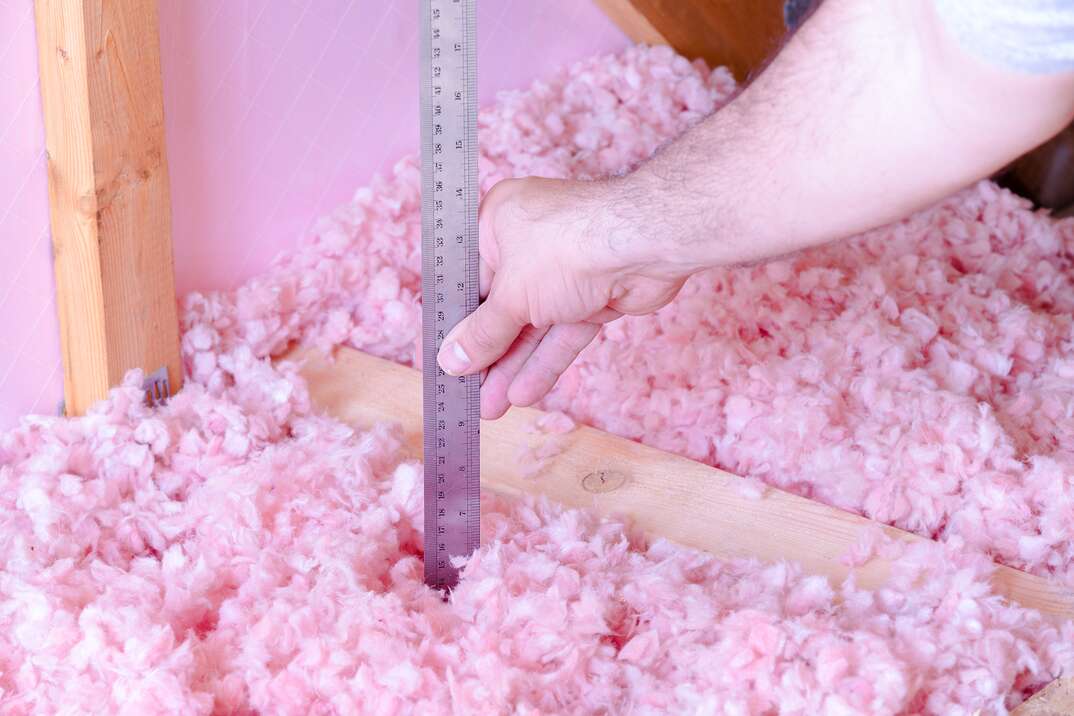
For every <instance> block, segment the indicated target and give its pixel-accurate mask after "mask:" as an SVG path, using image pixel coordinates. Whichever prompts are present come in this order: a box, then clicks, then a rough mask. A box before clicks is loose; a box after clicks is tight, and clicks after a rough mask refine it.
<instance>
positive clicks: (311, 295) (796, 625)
mask: <svg viewBox="0 0 1074 716" xmlns="http://www.w3.org/2000/svg"><path fill="white" fill-rule="evenodd" d="M733 91H734V85H733V82H732V80H731V78H730V75H728V74H727V73H726V72H724V71H722V70H717V71H715V72H712V73H709V72H708V71H706V70H705V69H704V68H703V67H701V66H698V65H690V64H688V63H687V62H685V61H684V60H682V59H680V58H678V57H675V56H674V55H673V54H671V53H670V52H668V51H665V50H644V49H633V50H629V51H627V52H625V53H624V54H622V55H619V56H615V57H603V58H599V59H594V60H590V61H587V62H583V63H581V64H579V65H577V66H575V67H574V68H572V69H571V70H570V71H568V72H563V73H561V74H559V75H557V76H554V77H552V78H550V79H548V80H547V81H545V82H540V83H537V84H535V85H534V86H533V87H532V88H531V89H530V90H528V91H526V92H521V93H513V94H506V95H504V96H502V97H501V99H500V101H499V103H498V104H497V106H495V107H494V108H492V109H490V110H487V111H485V112H484V113H483V115H482V120H481V133H482V135H481V138H482V143H483V151H482V153H483V156H482V164H481V169H482V175H483V185H484V187H485V188H488V187H489V186H491V185H492V184H493V183H495V182H496V181H497V180H498V179H500V178H502V177H506V176H512V175H525V174H542V175H545V176H573V177H596V176H601V175H607V174H610V173H615V172H620V171H623V170H625V169H627V168H629V167H630V166H631V165H632V164H634V163H636V162H637V161H639V160H641V159H642V158H644V157H645V156H647V155H648V154H650V153H651V152H652V151H653V150H654V149H655V148H656V147H657V146H658V145H659V144H660V143H661V142H664V141H666V140H667V139H669V138H671V137H674V136H675V135H676V134H678V133H679V132H681V131H683V130H684V129H685V128H686V127H688V126H689V125H691V124H692V123H694V122H696V121H697V120H699V119H700V118H701V117H703V116H704V115H705V114H706V113H708V112H710V111H711V110H713V109H714V108H716V107H717V106H718V105H719V104H721V103H722V102H725V101H726V100H727V99H728V98H729V97H730V95H731V94H732V92H733ZM418 186H419V181H418V169H417V167H416V165H415V163H414V162H413V161H412V160H404V161H403V162H401V163H400V164H399V165H398V166H397V168H396V171H395V173H394V176H392V177H391V178H389V179H386V180H381V181H377V182H376V183H374V185H373V186H372V187H371V188H369V189H362V190H360V191H359V192H358V193H357V194H356V196H355V198H354V200H353V201H352V202H351V203H349V204H347V205H345V206H343V207H341V208H340V209H338V210H337V211H336V212H335V213H333V214H332V216H330V217H328V218H326V219H325V220H324V221H322V223H321V224H320V225H319V226H318V227H317V229H316V231H315V232H314V235H313V237H312V240H311V241H310V242H308V243H307V244H306V245H305V246H304V247H303V248H302V249H301V250H300V251H299V252H297V253H295V254H293V255H288V256H284V257H282V258H281V259H280V260H279V261H278V262H277V264H276V265H275V267H274V268H273V269H272V270H271V271H270V272H269V273H268V274H267V275H265V276H262V277H260V278H257V279H255V280H253V281H251V282H249V283H248V284H246V285H245V286H243V287H241V288H240V289H239V290H238V291H236V292H234V293H228V294H216V295H209V296H200V295H193V296H190V297H189V298H188V299H187V301H186V304H185V313H184V331H185V332H184V338H183V350H184V356H185V361H186V367H187V369H188V371H189V375H190V380H189V382H188V383H187V385H186V387H185V388H184V390H183V391H182V392H181V393H180V394H179V395H177V396H175V397H174V398H173V399H172V400H171V401H170V403H169V404H168V405H167V406H166V407H164V408H163V409H160V410H150V409H148V408H146V407H144V406H142V405H141V403H140V392H139V391H138V390H137V388H136V387H134V386H136V385H137V383H138V380H137V376H133V375H132V376H131V377H130V378H129V379H128V383H127V384H126V387H124V388H122V389H118V390H117V391H115V392H114V393H113V395H112V397H111V399H110V400H109V401H107V402H105V403H102V404H101V405H99V406H97V408H96V409H95V410H94V411H93V413H92V414H91V415H89V416H87V417H85V418H80V419H59V418H27V419H26V420H25V421H24V423H23V424H22V425H21V426H20V427H19V428H18V429H16V430H14V431H12V432H9V433H7V434H6V435H3V436H2V438H0V712H2V713H5V714H20V713H29V712H41V713H47V712H56V711H60V710H63V711H64V712H65V713H78V712H96V713H122V714H149V713H169V714H173V713H174V714H202V713H219V714H225V713H231V714H252V713H261V714H270V713H280V714H327V713H341V714H350V713H363V714H395V713H422V714H425V713H432V714H437V713H443V714H447V713H458V714H464V713H490V714H491V713H508V712H511V713H520V714H538V713H541V714H544V713H549V714H551V713H637V714H659V713H696V714H717V713H718V714H770V713H777V712H778V713H785V714H801V715H812V714H919V713H929V714H971V713H975V712H976V710H977V709H981V711H982V713H987V714H995V713H1005V712H1006V710H1007V708H1008V707H1010V706H1013V705H1014V704H1016V703H1018V702H1019V701H1020V700H1021V699H1022V698H1023V697H1024V696H1025V694H1026V693H1029V692H1030V691H1032V690H1033V689H1035V688H1038V687H1039V686H1040V685H1042V684H1043V683H1045V682H1046V681H1048V680H1050V679H1052V678H1053V677H1055V676H1057V675H1058V674H1060V673H1066V672H1070V670H1071V669H1072V668H1074V627H1072V625H1071V624H1064V625H1055V624H1052V623H1050V622H1046V621H1044V620H1043V619H1042V618H1041V617H1039V616H1038V615H1037V614H1036V613H1035V612H1032V611H1028V610H1025V609H1022V608H1018V607H1014V606H1010V605H1008V604H1005V603H1004V602H1002V601H1001V600H1000V599H999V598H998V597H996V596H994V595H992V594H991V593H990V590H989V587H988V574H989V571H990V566H989V565H990V564H991V562H990V560H989V559H988V558H989V557H994V558H995V559H998V560H999V561H1002V562H1005V563H1007V564H1010V565H1012V566H1015V567H1020V568H1023V569H1027V570H1029V571H1032V572H1035V573H1038V574H1045V575H1054V576H1055V577H1056V578H1058V579H1061V580H1064V581H1065V582H1066V583H1068V584H1072V585H1074V568H1072V564H1074V560H1072V554H1071V547H1070V546H1069V545H1070V543H1071V538H1072V537H1074V486H1072V481H1071V475H1072V473H1074V470H1072V468H1074V417H1072V415H1074V399H1072V398H1074V390H1072V387H1074V334H1072V330H1071V328H1072V322H1071V312H1072V310H1074V284H1072V282H1071V279H1070V264H1071V261H1070V251H1071V248H1072V246H1074V223H1071V222H1066V223H1063V222H1056V221H1053V220H1051V219H1049V218H1048V217H1046V216H1045V215H1043V214H1040V213H1033V212H1032V211H1030V210H1029V208H1028V206H1027V205H1026V203H1025V202H1023V201H1021V200H1020V199H1017V198H1015V197H1013V196H1011V195H1010V194H1007V193H1006V192H1004V191H1001V190H999V189H997V188H996V187H995V186H993V185H991V184H988V183H983V184H980V185H978V186H976V187H974V188H972V189H969V190H967V191H965V192H963V193H961V194H959V195H957V196H955V197H953V198H951V199H949V200H947V201H945V202H943V203H942V204H941V205H939V206H937V207H935V208H933V209H931V210H929V211H926V212H923V213H921V214H919V215H917V216H914V217H912V218H910V219H908V220H906V221H904V222H902V223H900V224H898V225H895V226H891V227H888V228H885V229H882V230H878V231H875V232H872V233H870V234H868V235H865V236H861V237H858V238H855V239H853V240H850V241H845V242H842V243H840V244H838V245H835V246H832V247H829V248H824V249H819V250H814V251H809V252H806V253H803V254H801V255H798V256H795V257H793V258H790V259H785V260H782V261H778V262H775V263H770V264H767V265H763V266H755V267H747V268H736V269H725V270H719V271H711V272H709V273H706V274H703V275H700V276H697V277H696V278H694V279H693V280H691V281H690V282H689V284H688V285H687V287H686V289H685V290H684V292H683V294H682V296H681V297H680V298H679V299H678V300H677V301H676V302H675V303H674V304H672V305H671V306H669V307H668V308H666V309H665V310H663V311H661V312H660V313H659V314H657V315H655V316H651V317H646V318H639V319H626V320H622V321H619V322H617V323H614V324H612V325H610V326H609V327H608V328H607V329H606V330H605V331H604V332H603V334H602V335H601V337H600V338H599V339H598V341H597V342H596V343H595V344H594V345H593V346H592V347H591V348H590V349H589V350H588V351H587V352H586V353H585V354H584V356H583V358H582V359H581V360H580V361H579V362H578V363H577V364H576V365H575V366H574V367H573V368H572V369H571V370H570V371H569V373H568V374H567V375H566V376H565V377H564V378H563V380H562V381H561V382H560V384H559V386H558V387H557V388H556V390H555V392H554V393H553V394H552V395H551V396H550V397H549V398H548V399H547V400H546V402H545V404H546V407H548V408H549V409H554V410H559V411H562V412H563V413H565V414H566V415H568V416H570V418H571V419H573V420H578V421H581V422H585V423H590V424H593V425H596V426H598V427H601V428H603V429H606V430H610V431H612V432H615V433H618V434H620V435H625V436H628V437H631V438H635V439H638V440H641V441H643V442H646V443H649V444H652V445H655V446H658V447H661V448H665V449H669V450H672V451H676V452H679V453H682V454H685V455H688V456H690V457H692V458H694V459H697V460H703V461H706V462H709V463H712V464H718V465H720V466H722V467H724V468H727V469H729V470H732V471H735V472H738V473H741V474H744V475H748V476H750V477H751V478H752V479H754V480H760V481H763V482H764V483H768V484H771V485H777V486H779V487H782V488H785V489H789V490H792V491H794V492H797V493H800V494H804V495H808V496H810V497H813V498H815V499H818V500H821V501H824V502H827V503H829V504H834V505H838V506H840V507H843V508H846V509H849V510H853V511H857V512H860V513H862V514H866V515H869V516H870V517H873V518H875V519H878V520H883V521H885V522H888V523H890V524H895V525H899V526H900V527H904V528H906V529H909V530H912V531H915V532H917V533H919V534H922V535H925V536H929V537H934V538H937V539H938V540H940V541H941V544H940V545H931V544H929V545H921V546H917V547H914V548H910V549H907V548H900V547H896V546H892V545H887V546H885V545H882V544H880V545H873V544H872V543H871V540H870V536H869V535H865V536H864V537H863V543H862V547H861V549H860V550H856V551H855V552H856V553H855V554H852V555H848V556H847V559H848V560H861V559H863V558H864V557H866V556H867V555H868V554H869V552H870V550H873V549H881V550H885V551H886V553H887V554H888V555H889V556H892V555H895V556H898V557H899V559H898V563H897V567H896V570H895V576H894V578H893V580H892V582H891V584H890V586H889V587H887V588H885V589H881V590H878V591H875V592H870V591H865V590H861V589H858V588H856V587H855V584H854V580H853V578H851V579H849V580H848V581H847V582H846V583H844V584H843V585H841V586H839V587H837V588H835V589H834V590H833V588H831V587H829V586H828V584H827V583H826V582H825V581H823V580H821V579H820V578H817V577H809V576H804V575H802V574H801V573H800V571H799V570H798V569H797V568H796V567H795V566H794V565H775V566H764V565H760V564H756V563H751V562H746V561H741V562H720V561H717V560H715V559H712V558H710V557H708V556H706V555H703V554H699V553H697V552H694V551H691V550H688V549H684V548H681V547H678V546H675V545H673V544H669V543H666V542H662V541H657V542H653V543H648V542H646V541H645V540H644V539H643V538H642V537H640V536H639V535H637V534H634V533H633V532H632V531H631V530H629V529H628V528H625V527H624V526H623V525H621V524H616V523H614V522H600V521H598V520H596V519H594V518H593V517H592V516H591V515H588V514H586V513H583V512H578V511H572V510H564V509H561V508H558V507H554V506H550V505H548V504H542V503H535V502H507V501H503V500H501V499H495V498H492V497H487V498H486V500H485V502H484V516H483V529H484V546H483V547H482V549H481V550H480V551H479V552H478V553H477V554H476V555H475V557H474V558H473V559H472V560H471V561H470V563H469V564H468V565H467V567H466V570H465V572H464V574H463V579H462V583H461V585H460V587H459V588H458V590H457V591H456V592H455V594H454V596H453V598H452V600H451V601H450V602H449V603H444V602H442V601H441V600H440V599H439V598H438V597H437V595H435V594H433V593H431V592H430V591H428V590H427V589H425V588H424V587H423V585H422V583H421V561H420V557H421V540H422V516H421V470H420V466H419V465H416V464H414V463H412V462H406V461H402V460H401V458H400V454H401V451H400V448H399V442H398V439H397V437H396V436H395V434H394V433H393V431H392V429H391V428H390V427H389V426H381V427H378V428H377V429H374V430H372V431H371V432H368V433H356V432H354V431H352V430H351V429H349V428H348V427H346V426H344V425H341V424H340V423H337V422H335V421H333V420H331V419H328V418H326V417H323V416H320V415H318V414H317V413H316V411H314V410H313V409H312V408H311V406H310V403H309V399H308V395H307V392H306V389H305V386H304V385H303V383H302V381H301V379H300V378H299V377H297V375H296V373H295V371H294V367H293V366H283V367H280V368H276V367H273V366H272V364H271V363H270V362H269V360H268V357H269V356H270V355H271V354H272V353H274V352H278V351H279V350H281V349H282V348H283V347H284V346H286V345H287V344H289V343H290V342H292V341H295V340H298V341H302V342H305V343H308V344H313V345H319V346H321V347H325V348H329V347H332V346H335V345H341V344H345V345H350V346H354V347H356V348H360V349H362V350H366V351H370V352H373V353H376V354H378V355H381V356H385V357H388V358H392V359H395V360H398V361H402V362H412V361H413V359H414V345H415V342H416V338H417V337H418V326H419V305H418V288H419V270H420V265H419V257H418V245H419V211H418V209H419V206H418V201H419V196H418ZM669 355H675V356H678V360H677V361H676V362H670V361H668V360H667V356H669ZM553 422H554V423H555V424H554V425H549V426H545V427H544V428H541V427H540V426H538V429H539V430H542V431H546V432H549V433H551V434H552V435H551V436H552V437H555V434H556V433H558V432H561V431H564V430H569V429H570V428H571V426H572V424H573V423H572V422H571V420H567V419H566V418H562V419H561V418H556V419H555V420H554V421H553ZM536 457H538V458H539V457H540V456H539V455H537V456H536ZM535 479H538V480H539V479H540V476H537V477H536V478H535ZM754 484H756V483H754ZM746 487H747V488H748V487H750V486H749V485H747V486H746ZM750 489H753V488H750Z"/></svg>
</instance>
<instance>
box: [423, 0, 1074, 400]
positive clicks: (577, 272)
mask: <svg viewBox="0 0 1074 716" xmlns="http://www.w3.org/2000/svg"><path fill="white" fill-rule="evenodd" d="M1072 115H1074V73H1066V74H1050V75H1049V74H1036V75H1034V74H1027V73H1019V72H1015V71H1012V70H1009V69H1004V68H1002V67H999V66H993V65H991V64H989V63H988V62H987V61H986V60H984V59H981V58H978V57H975V56H974V55H972V54H970V53H969V52H967V51H966V50H964V49H963V48H962V47H961V46H960V45H959V43H958V42H957V41H956V40H955V39H954V37H953V35H952V34H951V33H950V32H949V31H948V30H947V29H946V28H945V27H944V24H943V23H942V22H941V20H940V19H939V17H938V16H937V14H936V11H935V8H934V6H933V3H932V2H931V1H930V0H826V2H824V4H823V5H822V6H821V7H820V8H819V9H818V10H817V12H815V13H814V15H813V16H812V17H811V18H810V19H809V20H808V21H807V22H806V23H805V25H804V26H803V27H802V28H801V29H800V30H799V31H798V33H797V34H795V36H794V37H793V38H791V40H790V41H789V42H788V43H787V45H786V47H785V48H784V49H783V50H782V52H781V53H780V54H779V55H778V56H777V57H776V58H775V59H774V60H773V62H772V63H771V64H770V65H769V66H768V67H767V68H766V69H765V71H764V72H763V73H761V75H760V76H759V77H758V78H757V79H756V80H755V81H754V82H753V83H752V84H751V85H750V86H749V87H748V88H746V89H745V91H743V92H742V93H741V94H740V95H739V96H738V97H736V98H735V99H734V100H733V101H732V102H731V103H730V104H728V105H727V106H726V107H725V108H723V109H722V110H720V111H719V112H717V113H716V114H714V115H713V116H711V117H709V118H708V119H707V120H705V121H704V122H702V123H701V124H699V125H698V126H697V127H695V128H694V129H692V130H691V131H689V132H687V133H686V134H685V135H684V136H682V137H681V138H679V139H678V140H677V141H675V142H673V143H671V144H669V145H668V146H667V147H665V148H664V149H663V150H662V151H660V152H658V153H657V155H656V156H654V157H653V158H652V159H650V160H649V161H648V162H646V163H645V164H643V165H642V166H641V167H639V168H638V169H637V170H636V171H634V172H632V173H631V174H629V175H626V176H623V177H618V178H614V179H610V180H605V181H601V182H567V181H554V180H542V179H523V180H511V181H507V182H502V183H501V184H499V185H497V187H494V189H493V191H492V192H491V193H490V194H489V195H488V197H486V199H485V202H484V204H483V205H482V210H481V254H482V262H483V266H482V273H483V279H484V280H483V283H484V288H485V290H487V291H488V298H487V300H486V301H485V303H483V304H482V306H481V307H480V308H479V309H478V311H477V312H475V313H474V314H473V315H472V316H470V317H469V318H467V319H466V320H464V321H463V322H462V323H460V324H459V326H458V327H456V329H455V330H454V331H452V333H451V334H449V336H448V339H447V340H446V341H445V344H444V346H443V347H442V349H441V352H440V355H439V358H440V362H441V365H442V366H443V367H444V369H445V370H446V371H448V372H450V373H453V374H459V373H469V372H476V371H478V370H482V369H486V368H489V373H488V376H487V378H486V381H485V383H484V389H483V398H482V412H483V414H484V416H485V417H487V418H493V417H498V416H499V415H501V414H502V413H503V412H504V411H505V410H506V409H507V407H508V405H509V404H516V405H526V404H530V403H533V402H535V401H536V400H538V399H539V398H540V397H541V396H542V395H543V394H544V393H545V392H547V391H548V390H549V389H550V388H551V387H552V385H553V384H554V382H555V380H556V378H557V377H558V375H559V374H560V373H561V372H562V371H563V370H564V369H565V368H566V367H567V366H568V365H569V364H570V362H571V361H572V360H573V359H574V357H575V356H576V355H577V353H578V352H579V351H580V350H581V349H582V348H584V346H585V345H586V344H587V343H588V342H589V340H591V339H592V337H593V335H595V333H596V331H597V328H598V327H599V324H600V323H602V322H606V321H608V320H614V319H615V318H617V317H618V316H620V315H622V314H624V313H626V314H637V313H645V312H649V311H652V310H655V309H657V308H659V307H660V306H662V305H664V304H665V303H667V302H668V301H669V300H671V299H672V298H673V297H674V295H675V293H676V292H677V291H678V289H679V287H681V285H682V282H683V281H684V280H685V278H686V277H687V276H689V275H690V274H691V273H693V272H696V271H698V270H701V269H704V268H707V267H711V266H716V265H726V264H733V263H739V262H744V261H754V260H758V259H763V258H766V257H771V256H776V255H781V254H786V253H789V252H792V251H795V250H798V249H802V248H805V247H808V246H813V245H816V244H819V243H823V242H826V241H831V240H833V239H838V238H841V237H845V236H849V235H852V234H855V233H858V232H861V231H863V230H866V229H869V228H872V227H875V226H879V225H882V224H884V223H887V222H890V221H893V220H896V219H898V218H901V217H903V216H905V215H906V214H908V213H910V212H912V211H913V210H915V209H918V208H921V207H923V206H926V205H928V204H930V203H932V202H934V201H936V200H937V199H939V198H941V197H943V196H945V195H946V194H949V193H951V192H952V191H954V190H956V189H959V188H961V187H963V186H965V185H967V184H969V183H971V182H972V181H975V180H977V179H980V178H982V177H985V176H988V175H989V174H991V173H992V172H993V171H995V170H997V169H999V168H1000V167H1002V166H1003V165H1004V164H1005V163H1007V162H1008V161H1010V160H1011V159H1013V158H1015V157H1016V156H1018V155H1019V154H1021V153H1023V152H1024V151H1026V150H1028V149H1030V148H1031V147H1033V146H1035V145H1037V144H1039V143H1041V142H1043V141H1044V140H1046V139H1047V138H1048V137H1049V136H1051V135H1052V134H1054V133H1056V132H1058V131H1059V130H1060V129H1061V128H1062V127H1063V126H1064V125H1065V124H1066V123H1067V122H1069V121H1070V119H1071V117H1072Z"/></svg>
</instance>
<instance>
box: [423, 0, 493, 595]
mask: <svg viewBox="0 0 1074 716" xmlns="http://www.w3.org/2000/svg"><path fill="white" fill-rule="evenodd" d="M421 6H422V46H421V60H422V62H421V69H422V78H421V91H422V96H421V99H422V103H421V112H422V304H423V316H422V340H423V346H422V350H423V366H422V368H423V390H424V399H423V407H424V430H425V435H424V448H425V581H426V582H427V583H428V584H429V585H430V586H433V587H437V588H450V587H452V586H454V584H455V582H456V581H457V579H458V574H457V571H456V570H455V568H454V567H453V566H452V565H451V558H452V557H455V556H465V555H469V554H470V553H471V552H472V551H473V550H474V549H476V548H477V546H478V543H479V539H480V492H479V491H480V474H479V469H480V461H479V440H480V438H479V433H478V431H479V418H480V393H479V390H480V388H479V382H478V381H479V378H478V377H477V376H469V377H466V378H455V377H452V376H448V375H446V374H445V373H444V372H443V371H442V370H441V369H440V367H439V365H437V362H436V354H437V351H438V350H439V347H440V345H441V343H442V342H443V339H444V336H445V335H446V334H447V332H448V331H450V329H451V328H452V327H453V326H454V325H455V324H456V323H458V321H460V320H461V319H462V318H463V317H464V316H465V315H467V314H468V313H470V312H471V311H473V310H474V309H475V308H477V304H478V301H479V296H478V293H479V287H478V272H477V265H478V248H477V204H478V195H477V165H476V155H477V136H476V115H477V105H476V96H475V86H476V85H475V82H474V79H475V69H476V66H475V58H476V53H475V52H474V49H475V48H474V24H473V21H474V0H423V1H422V3H421Z"/></svg>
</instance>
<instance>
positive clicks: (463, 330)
mask: <svg viewBox="0 0 1074 716" xmlns="http://www.w3.org/2000/svg"><path fill="white" fill-rule="evenodd" d="M500 296H502V294H498V293H497V292H496V291H493V292H492V294H491V295H490V296H489V298H488V300H487V301H485V302H484V303H482V304H481V305H480V306H478V307H477V310H476V311H474V312H473V313H471V314H470V315H469V316H467V317H466V318H464V319H462V320H461V321H459V324H458V325H457V326H455V328H453V329H452V330H451V332H450V333H448V335H447V338H445V339H444V343H443V344H442V345H441V346H440V352H439V353H438V354H437V356H436V359H437V361H438V362H439V363H440V367H441V368H443V369H444V372H445V373H447V374H448V375H469V374H471V373H477V372H478V371H480V370H484V369H485V368H487V367H489V366H490V365H492V364H493V363H495V362H496V360H497V359H499V358H500V357H501V356H502V355H503V354H504V353H506V352H507V349H508V348H510V347H511V344H512V343H514V342H515V339H516V338H518V334H519V333H520V332H521V331H522V328H523V327H524V326H525V325H526V324H525V322H524V321H519V320H518V318H516V316H515V312H514V311H511V310H510V308H509V307H508V306H507V305H506V304H505V303H504V301H503V300H502V299H501V298H499V297H500Z"/></svg>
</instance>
